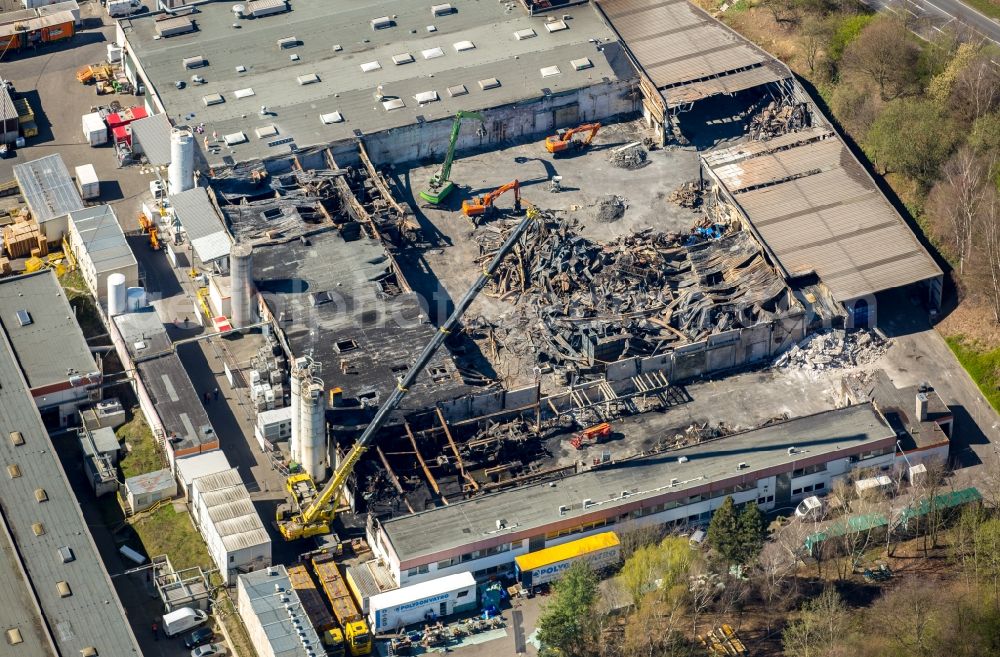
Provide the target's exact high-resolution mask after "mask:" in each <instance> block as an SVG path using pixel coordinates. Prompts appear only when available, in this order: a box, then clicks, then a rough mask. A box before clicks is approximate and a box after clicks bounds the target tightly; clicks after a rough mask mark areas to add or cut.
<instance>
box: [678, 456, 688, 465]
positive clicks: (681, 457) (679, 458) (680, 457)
mask: <svg viewBox="0 0 1000 657" xmlns="http://www.w3.org/2000/svg"><path fill="white" fill-rule="evenodd" d="M677 462H678V463H687V462H688V457H686V456H679V457H677Z"/></svg>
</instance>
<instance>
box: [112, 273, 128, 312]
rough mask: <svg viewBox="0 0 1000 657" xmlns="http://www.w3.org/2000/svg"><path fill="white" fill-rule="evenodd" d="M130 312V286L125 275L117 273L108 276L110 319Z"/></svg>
mask: <svg viewBox="0 0 1000 657" xmlns="http://www.w3.org/2000/svg"><path fill="white" fill-rule="evenodd" d="M124 312H128V285H126V283H125V274H122V273H121V272H115V273H113V274H111V275H110V276H108V317H114V316H115V315H121V314H122V313H124Z"/></svg>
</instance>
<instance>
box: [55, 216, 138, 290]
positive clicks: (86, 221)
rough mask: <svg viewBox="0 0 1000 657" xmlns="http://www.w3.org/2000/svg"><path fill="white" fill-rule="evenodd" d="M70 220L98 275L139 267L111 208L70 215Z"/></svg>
mask: <svg viewBox="0 0 1000 657" xmlns="http://www.w3.org/2000/svg"><path fill="white" fill-rule="evenodd" d="M69 220H70V224H71V225H72V226H73V227H74V230H75V231H76V234H77V235H79V239H80V245H81V246H82V249H83V251H84V252H85V253H86V256H87V257H88V258H89V259H90V262H91V263H92V264H93V265H94V270H95V271H96V272H97V274H98V275H100V274H102V273H104V272H110V271H117V270H118V269H121V268H122V267H128V266H130V265H135V264H136V260H135V255H133V254H132V249H131V248H130V247H129V245H128V242H127V241H126V239H125V233H124V232H122V227H121V225H120V224H119V223H118V217H116V216H115V211H114V210H112V209H111V206H110V205H95V206H93V207H90V208H85V209H83V210H77V211H76V212H71V213H70V215H69Z"/></svg>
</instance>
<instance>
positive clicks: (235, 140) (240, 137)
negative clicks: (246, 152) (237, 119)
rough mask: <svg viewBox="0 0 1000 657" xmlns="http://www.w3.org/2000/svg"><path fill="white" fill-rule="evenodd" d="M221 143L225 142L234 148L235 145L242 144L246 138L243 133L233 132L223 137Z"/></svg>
mask: <svg viewBox="0 0 1000 657" xmlns="http://www.w3.org/2000/svg"><path fill="white" fill-rule="evenodd" d="M222 141H224V142H226V143H227V144H228V145H230V146H235V145H236V144H242V143H245V142H246V141H247V136H246V134H245V133H243V132H233V133H231V134H228V135H223V137H222Z"/></svg>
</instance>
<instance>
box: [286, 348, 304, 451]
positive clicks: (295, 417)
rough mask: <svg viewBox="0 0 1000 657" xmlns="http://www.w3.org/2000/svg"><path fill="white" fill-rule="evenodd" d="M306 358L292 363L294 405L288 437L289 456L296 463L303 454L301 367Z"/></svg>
mask: <svg viewBox="0 0 1000 657" xmlns="http://www.w3.org/2000/svg"><path fill="white" fill-rule="evenodd" d="M305 360H306V359H305V358H298V359H296V360H295V362H294V363H293V364H292V376H291V377H290V379H291V381H290V386H291V393H292V395H291V401H290V402H289V406H291V407H292V435H291V438H289V439H288V456H289V458H291V459H292V460H293V461H295V462H296V463H301V462H302V459H301V455H300V454H299V444H300V442H301V440H302V436H301V431H302V429H301V421H300V420H301V413H302V411H301V408H302V393H301V390H302V371H301V367H302V365H303V364H304V363H305Z"/></svg>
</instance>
